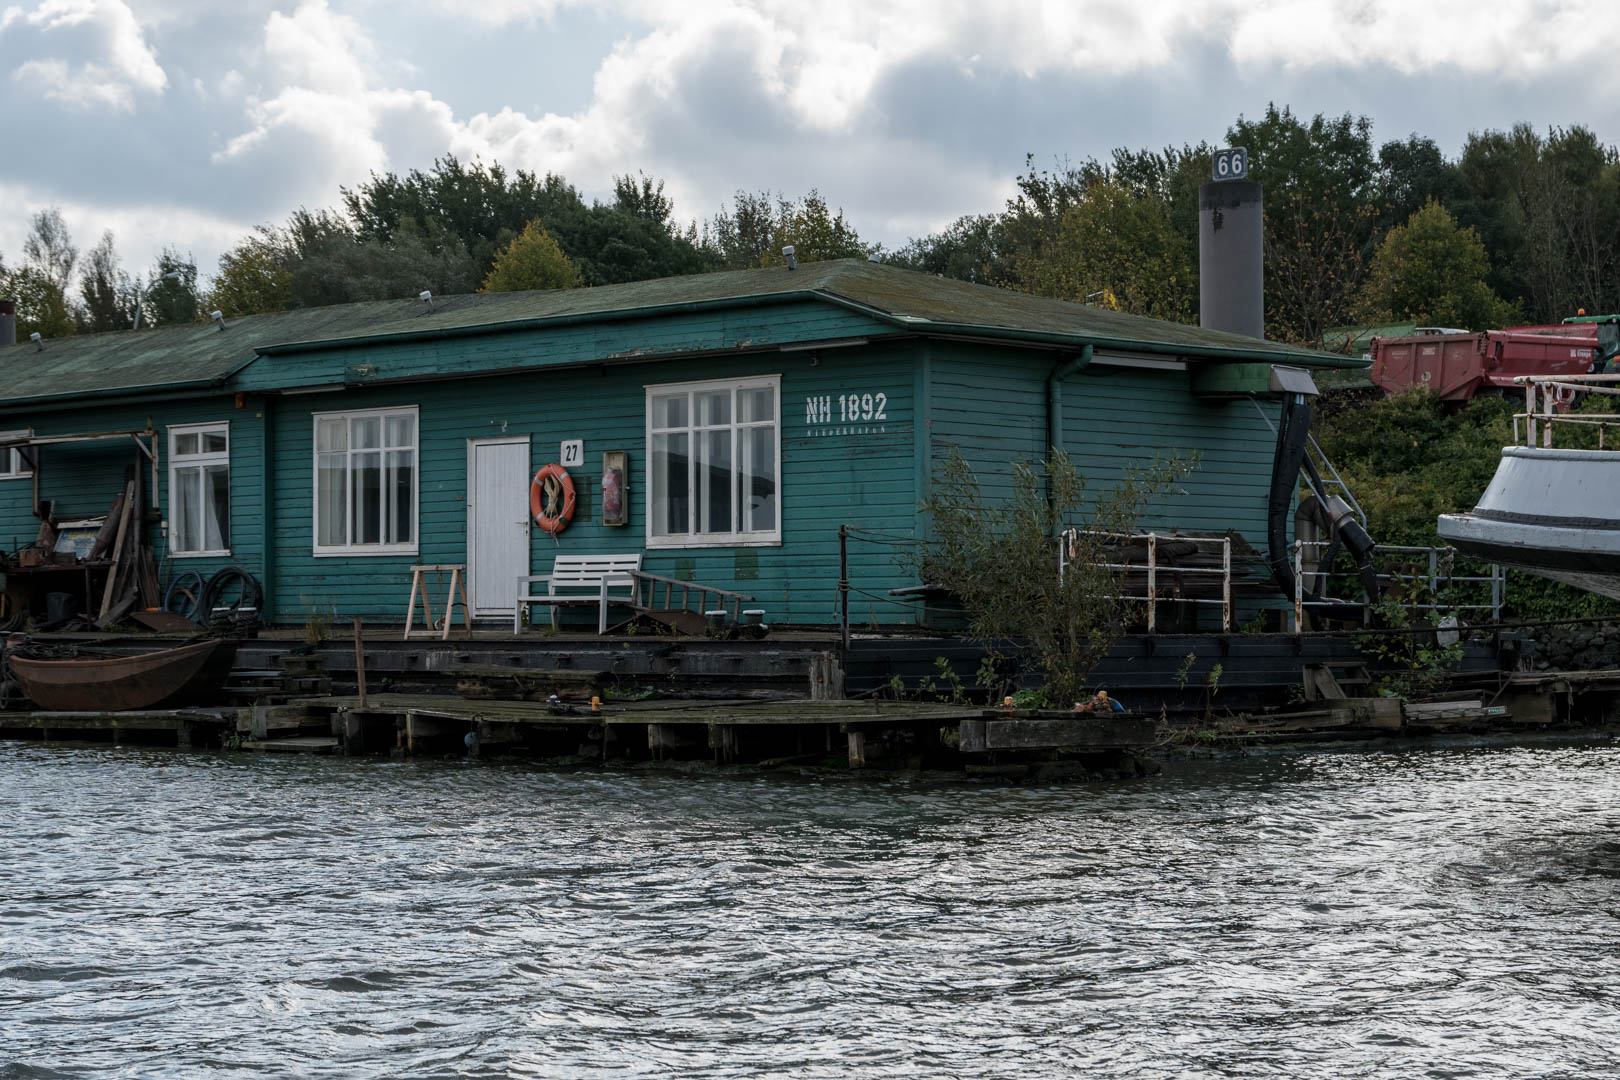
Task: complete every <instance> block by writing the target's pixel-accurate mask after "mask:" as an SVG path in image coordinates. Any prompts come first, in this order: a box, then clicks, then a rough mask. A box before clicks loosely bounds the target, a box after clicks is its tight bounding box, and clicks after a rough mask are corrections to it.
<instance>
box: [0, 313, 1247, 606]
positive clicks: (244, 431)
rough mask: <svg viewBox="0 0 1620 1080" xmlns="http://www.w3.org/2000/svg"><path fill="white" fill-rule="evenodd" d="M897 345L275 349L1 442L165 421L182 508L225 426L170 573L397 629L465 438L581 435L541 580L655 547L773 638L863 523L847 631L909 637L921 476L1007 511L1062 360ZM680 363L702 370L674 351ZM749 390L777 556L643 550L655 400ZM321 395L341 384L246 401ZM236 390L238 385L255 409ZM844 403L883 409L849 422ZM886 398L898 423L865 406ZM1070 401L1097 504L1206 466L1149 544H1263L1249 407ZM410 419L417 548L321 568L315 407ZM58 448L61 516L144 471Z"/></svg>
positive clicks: (849, 322) (1132, 397) (108, 449)
mask: <svg viewBox="0 0 1620 1080" xmlns="http://www.w3.org/2000/svg"><path fill="white" fill-rule="evenodd" d="M887 334H892V328H884V327H882V326H880V325H879V324H877V323H875V322H873V321H871V320H869V319H867V318H865V317H864V316H861V315H859V314H855V313H851V312H848V311H845V310H842V309H840V308H837V307H834V306H832V305H829V304H822V303H809V302H799V303H765V304H760V305H756V306H753V307H748V308H740V309H727V310H703V311H692V312H686V313H682V314H665V315H657V316H652V317H647V318H642V319H638V320H634V321H630V320H623V321H618V322H598V323H578V324H568V325H558V326H552V327H549V328H546V329H533V330H523V331H513V332H499V333H489V334H486V335H477V336H463V337H456V338H446V339H439V340H433V341H418V340H411V341H395V342H380V343H378V342H373V343H367V344H364V345H360V346H355V347H345V348H326V349H319V350H310V351H305V352H293V353H285V354H282V353H272V354H270V355H267V356H264V357H262V358H261V359H260V360H259V361H258V362H256V363H254V364H253V365H252V366H251V367H249V368H248V369H247V370H246V371H245V372H243V373H242V374H241V375H240V376H239V377H238V380H237V381H236V382H233V383H230V384H228V385H227V386H226V387H223V388H222V389H221V390H220V392H218V393H217V394H214V395H212V396H198V397H193V398H173V399H159V398H151V399H148V400H146V401H143V402H140V403H138V404H131V405H128V406H123V407H115V406H110V405H109V406H105V407H97V408H87V409H79V410H75V411H67V410H62V411H57V412H40V413H38V415H28V414H25V413H24V414H20V413H19V412H18V411H17V410H15V409H14V410H12V415H11V416H9V417H5V416H0V430H7V429H11V428H16V427H24V426H32V427H34V429H35V430H36V431H38V432H40V433H42V434H45V433H54V432H66V431H79V432H83V431H95V430H113V429H120V428H140V427H144V426H145V425H146V423H147V418H148V417H151V419H152V422H153V423H154V424H155V425H157V426H158V427H159V429H160V430H162V431H164V434H165V438H163V439H161V440H160V450H161V452H162V454H163V462H162V468H161V469H160V482H159V500H160V505H161V506H162V508H163V509H164V510H165V517H166V516H167V514H166V511H167V508H168V491H167V485H168V470H167V466H168V454H167V450H168V446H167V439H166V429H167V427H168V426H170V425H177V424H192V423H204V422H215V421H221V420H225V421H229V422H230V425H231V515H232V520H231V533H232V537H231V539H232V554H231V557H230V558H229V559H190V558H168V557H167V556H166V547H167V545H166V536H164V535H160V534H162V533H163V532H165V531H166V530H159V529H157V528H155V527H154V529H153V534H154V539H155V543H156V546H157V550H158V553H159V555H160V558H163V560H164V565H163V566H162V567H161V570H162V576H163V577H164V578H165V579H167V578H168V577H169V576H170V575H171V574H174V573H178V572H183V571H184V570H188V569H195V570H197V571H199V572H200V573H204V574H207V573H210V572H212V570H214V569H216V568H217V567H218V566H220V565H223V564H225V563H227V562H229V563H236V564H239V565H242V566H244V567H246V568H247V569H249V570H251V571H253V572H254V573H256V574H259V575H260V576H261V577H262V578H263V579H264V580H265V583H266V586H267V606H266V614H267V616H268V617H269V618H270V619H271V620H273V621H275V622H278V623H281V624H297V623H300V622H302V621H304V620H305V619H306V618H308V617H309V616H310V615H311V614H320V615H323V616H325V617H329V618H343V617H348V616H355V615H358V616H361V617H364V618H366V619H368V620H371V621H373V622H379V623H392V624H396V625H397V624H398V623H399V622H401V621H402V619H403V617H404V614H405V605H406V599H407V597H408V595H409V590H410V570H409V568H410V567H411V566H413V565H417V564H423V563H465V562H466V560H467V530H468V521H467V504H466V499H467V454H468V441H469V440H472V439H480V438H494V437H502V436H507V437H510V436H528V437H529V439H530V446H531V461H530V462H529V465H530V471H531V473H532V471H533V470H534V469H537V468H539V466H541V465H543V464H545V463H548V462H552V461H556V460H557V459H558V456H559V444H560V443H561V442H562V441H563V440H565V439H575V438H577V439H583V440H584V443H585V457H584V463H583V465H582V466H580V467H579V468H576V469H574V470H573V471H572V474H573V478H574V482H575V486H576V490H577V492H578V494H579V506H578V510H577V512H576V516H575V518H574V521H573V523H572V525H571V526H570V527H569V528H568V529H566V530H565V531H564V532H563V533H562V534H561V535H560V537H558V538H556V539H554V538H552V537H551V536H549V535H548V534H546V533H544V532H542V531H540V530H539V529H538V528H536V529H534V530H532V534H531V541H530V551H529V564H530V567H531V571H532V572H533V573H536V574H539V573H545V572H547V571H548V570H549V569H550V568H551V565H552V561H553V559H554V558H555V556H556V555H557V554H558V553H562V552H567V553H573V554H584V553H594V554H607V553H621V552H635V551H642V550H645V551H646V556H645V565H646V567H647V569H648V570H649V571H651V572H653V573H657V574H663V575H666V576H670V577H675V578H681V579H688V580H695V581H699V582H702V583H704V584H707V585H712V586H716V587H719V588H724V589H730V590H734V591H739V592H744V593H748V594H751V595H752V596H754V597H755V598H756V601H755V603H756V605H757V606H759V607H763V608H764V609H765V610H766V612H767V616H766V617H767V620H768V621H769V622H771V623H773V624H775V625H778V626H790V625H803V624H821V625H826V624H831V623H833V622H835V621H836V619H837V614H838V595H837V588H836V586H837V579H838V565H839V564H838V547H839V545H838V528H839V526H840V525H841V524H848V525H851V526H853V527H854V528H855V529H856V530H857V532H856V534H855V536H854V538H853V539H852V541H851V543H850V546H849V552H850V570H851V584H852V586H853V589H854V592H853V595H852V597H851V605H850V611H851V617H852V620H853V621H854V622H855V623H856V625H857V626H862V625H867V624H881V625H904V624H908V623H912V622H914V621H915V620H916V619H917V617H918V615H919V608H918V607H917V606H916V605H914V604H911V603H908V602H901V601H896V600H894V599H892V598H890V597H889V596H888V595H887V593H888V591H889V590H890V589H892V588H895V587H897V586H904V585H913V584H916V583H917V580H916V576H915V574H914V573H913V572H912V571H910V570H909V569H907V568H906V566H905V565H904V560H905V558H906V555H907V553H908V551H909V550H910V546H909V545H910V541H912V540H914V539H915V538H916V537H918V536H920V535H922V533H923V530H924V529H925V527H926V522H924V521H923V520H922V518H921V515H920V514H919V511H918V509H917V503H918V499H919V497H920V495H921V493H923V492H924V491H925V490H926V487H927V484H928V481H929V478H930V477H931V476H932V475H933V473H934V471H935V470H937V468H938V466H939V463H940V461H941V459H942V458H943V456H944V455H945V454H946V453H947V452H948V451H949V448H951V447H953V446H954V447H957V448H959V449H960V450H961V452H962V453H963V454H964V456H965V457H966V458H967V460H968V461H969V462H970V464H972V465H973V467H974V469H975V470H976V471H977V472H978V474H979V477H980V480H981V482H982V484H983V487H984V489H985V493H986V495H987V496H988V497H990V498H997V497H1002V496H1005V495H1006V494H1007V493H1008V490H1009V478H1010V475H1011V471H1012V466H1013V463H1014V462H1016V461H1018V460H1019V459H1029V460H1033V459H1039V458H1041V457H1042V456H1044V455H1045V453H1046V452H1047V449H1048V448H1047V446H1046V441H1047V377H1048V375H1049V374H1050V373H1051V371H1052V370H1053V368H1054V367H1055V366H1056V364H1057V363H1058V358H1057V354H1056V353H1054V352H1052V351H1049V350H1045V349H1039V350H1037V349H1024V348H1014V347H1006V346H1000V345H992V344H975V343H966V342H950V341H942V340H934V341H927V340H922V339H904V338H895V337H892V336H891V337H883V336H881V335H887ZM861 337H870V338H871V340H869V341H868V343H867V344H864V345H847V346H844V347H834V348H823V349H820V350H818V351H787V352H780V351H774V350H773V351H762V352H748V351H742V352H736V351H734V352H733V354H732V355H726V356H722V355H713V354H712V353H713V352H718V351H721V350H749V349H753V348H757V347H762V346H771V345H773V344H782V343H792V342H809V341H828V340H836V339H840V338H844V339H850V338H861ZM683 353H690V354H691V355H686V356H683V357H682V358H680V359H676V360H672V359H670V356H671V355H680V354H683ZM758 375H780V377H781V401H780V420H781V440H780V442H781V450H782V461H781V463H780V475H781V484H782V490H781V503H780V505H781V514H782V542H781V544H780V545H776V546H758V547H752V546H750V547H692V548H665V547H657V548H647V545H646V517H645V515H646V510H647V496H648V491H649V484H648V476H647V466H648V461H647V445H646V442H647V440H646V387H647V386H648V385H649V384H652V385H659V384H668V383H683V382H696V381H703V380H719V379H731V378H742V377H750V376H758ZM317 386H319V387H331V389H330V390H329V391H328V392H320V393H302V394H297V393H295V394H287V395H274V394H269V395H263V396H261V394H260V393H258V392H255V391H254V388H258V389H260V390H270V389H272V388H276V387H302V388H309V387H317ZM340 386H341V387H342V388H339V387H340ZM239 389H241V390H244V391H246V396H245V398H244V399H243V407H241V408H238V407H237V406H236V401H237V398H236V397H235V391H237V390H239ZM880 396H881V397H880ZM852 398H853V400H854V401H855V402H856V403H857V407H858V408H859V409H860V410H861V411H862V412H863V413H864V412H866V411H867V410H870V412H871V415H860V416H856V417H851V416H850V415H849V409H848V407H847V406H848V403H849V401H850V400H851V399H852ZM879 401H881V403H882V408H883V415H882V416H877V415H875V413H876V405H877V403H878V402H879ZM1063 401H1064V424H1063V443H1064V447H1065V449H1066V450H1067V451H1068V452H1069V454H1070V455H1071V457H1072V458H1073V460H1074V462H1075V464H1076V465H1077V466H1078V467H1079V469H1080V470H1081V471H1082V472H1083V473H1085V474H1086V476H1087V478H1088V480H1089V481H1090V482H1091V484H1092V485H1093V488H1094V489H1095V490H1102V489H1105V488H1106V487H1107V486H1108V485H1110V484H1112V483H1115V482H1117V481H1118V480H1119V478H1120V477H1121V476H1122V475H1123V474H1124V470H1125V469H1127V468H1128V467H1131V466H1137V467H1140V466H1145V465H1147V464H1149V463H1151V462H1152V461H1153V460H1154V458H1155V457H1159V458H1167V457H1169V456H1172V455H1176V454H1181V455H1183V456H1189V455H1192V454H1196V455H1197V459H1198V467H1197V469H1196V470H1195V471H1193V472H1192V473H1190V474H1189V475H1188V476H1187V477H1186V478H1185V479H1184V480H1183V481H1182V482H1181V483H1180V484H1179V485H1178V487H1179V489H1180V491H1179V493H1178V494H1174V495H1169V496H1165V497H1161V498H1158V499H1156V500H1154V501H1153V503H1152V504H1151V505H1150V507H1149V509H1148V513H1147V516H1146V518H1145V519H1144V521H1143V526H1144V527H1147V528H1154V529H1163V530H1169V529H1179V530H1180V531H1183V532H1192V533H1208V534H1213V533H1219V532H1221V531H1224V530H1226V529H1229V528H1236V529H1238V530H1240V531H1241V532H1242V533H1243V534H1244V535H1245V537H1246V538H1247V539H1248V540H1249V541H1250V543H1252V544H1253V545H1254V546H1255V547H1257V548H1263V546H1264V540H1265V512H1266V510H1265V502H1266V486H1267V483H1268V481H1269V476H1270V470H1271V459H1272V449H1273V439H1272V436H1271V433H1270V431H1269V429H1268V428H1267V427H1266V424H1265V422H1264V421H1263V419H1262V418H1261V416H1260V415H1259V414H1258V413H1257V411H1256V410H1255V408H1254V406H1253V404H1252V403H1250V402H1249V401H1247V400H1237V401H1214V400H1200V399H1197V398H1195V397H1194V396H1193V395H1192V394H1191V392H1190V385H1189V377H1188V374H1187V372H1185V371H1174V370H1144V369H1125V368H1119V367H1112V366H1105V365H1103V364H1096V363H1094V364H1093V365H1092V367H1091V368H1090V369H1088V370H1087V371H1086V372H1083V373H1081V374H1078V375H1075V376H1073V377H1071V378H1069V379H1067V380H1066V381H1065V384H1064V395H1063ZM863 403H869V404H863ZM400 406H415V407H416V408H417V409H418V417H419V443H418V468H419V474H418V498H419V517H418V534H417V548H416V550H415V551H414V552H412V553H410V554H402V555H385V556H372V555H363V554H341V555H334V556H322V557H316V556H315V555H314V552H313V548H314V518H313V515H314V492H315V469H314V449H313V427H314V424H313V419H312V418H313V415H314V414H316V413H326V412H346V411H355V410H362V409H377V408H392V407H400ZM919 408H920V409H921V410H922V411H921V412H920V413H919ZM608 450H623V451H626V452H628V454H629V455H630V475H629V500H628V505H629V510H630V520H629V524H628V525H627V526H624V527H606V526H603V525H601V524H600V515H601V507H600V504H599V501H600V480H601V468H602V454H603V452H604V451H608ZM42 453H43V454H44V456H45V459H44V471H43V473H42V497H44V498H47V499H54V500H56V502H57V513H58V514H59V515H60V516H86V517H88V516H94V515H98V514H102V513H105V511H106V510H107V508H108V506H109V504H110V503H111V500H112V498H113V496H114V495H115V494H116V493H117V492H118V491H119V490H120V488H121V485H122V477H123V471H124V467H125V465H127V464H128V463H129V462H130V461H131V460H133V452H132V449H131V448H127V447H125V446H118V445H116V444H105V445H100V446H64V447H48V448H45V449H44V450H43V451H42ZM31 496H32V485H31V484H30V482H29V481H27V480H22V479H18V480H0V541H3V542H7V543H26V542H27V541H29V540H31V539H32V538H33V536H34V534H35V532H36V530H37V522H36V521H35V520H34V518H33V516H32V513H31ZM525 497H526V493H525ZM513 509H514V511H515V512H522V511H523V510H526V505H523V504H521V503H520V505H519V506H515V507H514V508H513ZM587 618H588V619H594V614H593V615H591V616H589V617H587Z"/></svg>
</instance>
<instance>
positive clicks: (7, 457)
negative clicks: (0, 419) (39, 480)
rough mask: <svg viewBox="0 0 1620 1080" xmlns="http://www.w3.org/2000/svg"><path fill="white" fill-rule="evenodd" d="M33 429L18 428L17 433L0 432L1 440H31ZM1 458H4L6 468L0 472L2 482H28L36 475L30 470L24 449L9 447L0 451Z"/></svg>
mask: <svg viewBox="0 0 1620 1080" xmlns="http://www.w3.org/2000/svg"><path fill="white" fill-rule="evenodd" d="M33 434H34V429H33V428H18V429H17V430H16V431H0V439H23V438H31V437H32V436H33ZM0 458H4V461H5V468H4V469H3V470H0V480H26V479H28V478H29V477H31V476H33V475H34V470H33V469H31V468H29V465H28V459H27V458H25V457H23V452H22V447H20V446H8V447H6V448H5V450H3V451H0Z"/></svg>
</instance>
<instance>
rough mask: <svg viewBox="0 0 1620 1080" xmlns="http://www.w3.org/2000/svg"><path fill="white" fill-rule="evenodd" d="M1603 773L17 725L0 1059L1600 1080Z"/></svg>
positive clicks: (400, 1069)
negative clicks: (93, 740)
mask: <svg viewBox="0 0 1620 1080" xmlns="http://www.w3.org/2000/svg"><path fill="white" fill-rule="evenodd" d="M1617 795H1620V750H1617V749H1616V748H1615V747H1613V746H1608V745H1603V746H1551V747H1541V748H1519V749H1459V750H1430V751H1426V752H1412V753H1400V754H1392V753H1381V754H1370V755H1355V754H1310V755H1303V756H1275V757H1263V758H1252V759H1246V760H1237V761H1218V762H1177V763H1173V764H1172V765H1171V766H1170V767H1169V768H1168V769H1167V770H1166V773H1165V775H1163V776H1161V777H1158V778H1155V779H1151V780H1144V781H1133V782H1129V783H1121V784H1105V785H1055V786H1000V785H988V784H975V783H969V782H965V781H952V780H944V779H938V778H918V777H906V778H898V779H897V778H871V777H846V776H842V775H837V776H822V777H784V776H780V775H770V776H759V775H754V774H748V773H730V774H712V773H693V774H684V773H669V772H622V771H621V772H615V771H607V772H557V771H544V770H538V769H533V768H529V767H525V766H508V765H492V764H487V763H486V764H478V765H457V766H450V765H442V764H386V763H378V762H354V761H342V760H319V759H317V760H311V759H298V760H287V759H263V758H249V757H246V756H243V757H231V756H210V755H202V754H197V755H193V754H184V753H177V752H160V751H151V752H142V751H136V750H113V749H106V750H95V749H56V748H48V747H40V746H30V745H26V744H16V743H12V744H0V845H3V847H0V1077H21V1076H29V1077H32V1076H58V1075H66V1076H81V1075H120V1076H121V1075H140V1076H236V1075H241V1076H265V1075H272V1076H341V1077H353V1076H506V1075H538V1076H558V1077H579V1076H584V1077H589V1076H607V1075H613V1076H671V1075H679V1076H682V1077H766V1076H772V1077H774V1076H804V1077H840V1078H842V1077H879V1076H896V1077H901V1076H903V1077H915V1076H975V1077H977V1076H1051V1075H1055V1074H1062V1073H1065V1072H1074V1073H1084V1074H1085V1075H1094V1076H1109V1075H1119V1076H1123V1075H1130V1076H1133V1077H1172V1076H1174V1077H1181V1076H1231V1077H1273V1076H1275V1077H1342V1076H1357V1077H1403V1078H1404V1077H1417V1076H1433V1077H1462V1076H1504V1077H1505V1076H1513V1077H1601V1076H1614V1075H1617V1074H1620V963H1617V961H1620V942H1617V938H1616V932H1617V930H1620V831H1617V825H1620V801H1617Z"/></svg>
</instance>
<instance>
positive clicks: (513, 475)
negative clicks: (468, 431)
mask: <svg viewBox="0 0 1620 1080" xmlns="http://www.w3.org/2000/svg"><path fill="white" fill-rule="evenodd" d="M528 572H529V439H528V436H526V435H525V436H523V437H522V438H516V439H468V440H467V587H468V590H469V591H470V592H471V593H472V610H473V618H475V619H493V618H507V619H510V618H511V617H512V611H513V609H514V608H515V607H516V605H517V579H518V578H520V577H522V576H524V575H525V574H527V573H528Z"/></svg>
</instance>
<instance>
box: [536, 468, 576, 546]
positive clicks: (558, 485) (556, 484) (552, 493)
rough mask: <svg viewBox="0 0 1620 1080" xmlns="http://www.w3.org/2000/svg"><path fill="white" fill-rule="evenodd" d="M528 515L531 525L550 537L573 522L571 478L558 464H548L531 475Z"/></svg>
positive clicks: (572, 485) (572, 479) (572, 480)
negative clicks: (530, 515) (531, 517)
mask: <svg viewBox="0 0 1620 1080" xmlns="http://www.w3.org/2000/svg"><path fill="white" fill-rule="evenodd" d="M529 513H530V514H532V515H534V523H535V524H536V525H538V526H540V527H541V528H542V529H544V530H546V532H548V533H550V534H551V535H553V536H556V535H557V534H558V533H560V532H562V531H563V530H564V529H566V528H568V523H569V522H570V521H573V520H574V478H573V477H571V476H569V475H568V470H567V469H565V468H563V467H562V466H561V465H558V464H555V463H553V464H550V465H546V466H544V467H542V468H541V470H540V471H539V472H537V473H535V474H534V482H533V483H531V484H530V485H529Z"/></svg>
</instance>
